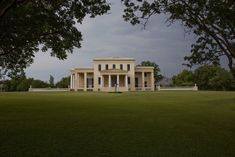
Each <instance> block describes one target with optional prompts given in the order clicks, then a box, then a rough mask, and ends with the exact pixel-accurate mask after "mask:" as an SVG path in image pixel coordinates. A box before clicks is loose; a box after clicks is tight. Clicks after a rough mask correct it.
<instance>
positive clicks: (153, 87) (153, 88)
mask: <svg viewBox="0 0 235 157" xmlns="http://www.w3.org/2000/svg"><path fill="white" fill-rule="evenodd" d="M154 82H155V81H154V73H153V72H151V89H152V91H154V90H155V84H154Z"/></svg>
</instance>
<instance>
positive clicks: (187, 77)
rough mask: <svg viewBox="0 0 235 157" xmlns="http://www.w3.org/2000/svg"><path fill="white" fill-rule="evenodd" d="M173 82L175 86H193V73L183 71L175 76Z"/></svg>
mask: <svg viewBox="0 0 235 157" xmlns="http://www.w3.org/2000/svg"><path fill="white" fill-rule="evenodd" d="M172 81H173V84H174V85H175V86H193V72H192V71H189V70H183V71H182V72H181V73H179V74H178V75H174V76H173V77H172Z"/></svg>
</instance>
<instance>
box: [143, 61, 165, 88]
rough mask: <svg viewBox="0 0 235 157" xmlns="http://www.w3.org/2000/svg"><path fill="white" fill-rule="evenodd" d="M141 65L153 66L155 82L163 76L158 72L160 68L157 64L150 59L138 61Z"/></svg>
mask: <svg viewBox="0 0 235 157" xmlns="http://www.w3.org/2000/svg"><path fill="white" fill-rule="evenodd" d="M140 65H141V66H153V67H154V72H153V73H154V80H155V83H156V82H157V81H160V80H162V79H163V76H162V75H161V74H159V73H160V68H159V66H158V65H157V64H156V63H155V62H151V61H142V62H141V63H140Z"/></svg>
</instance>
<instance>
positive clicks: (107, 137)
mask: <svg viewBox="0 0 235 157" xmlns="http://www.w3.org/2000/svg"><path fill="white" fill-rule="evenodd" d="M0 156H1V157H36V156H37V157H61V156H66V157H72V156H76V157H233V156H235V92H133V93H132V92H130V93H121V94H115V93H92V92H87V93H86V92H64V93H0Z"/></svg>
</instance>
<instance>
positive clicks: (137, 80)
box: [135, 77, 139, 87]
mask: <svg viewBox="0 0 235 157" xmlns="http://www.w3.org/2000/svg"><path fill="white" fill-rule="evenodd" d="M138 86H139V79H138V77H136V78H135V87H138Z"/></svg>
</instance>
